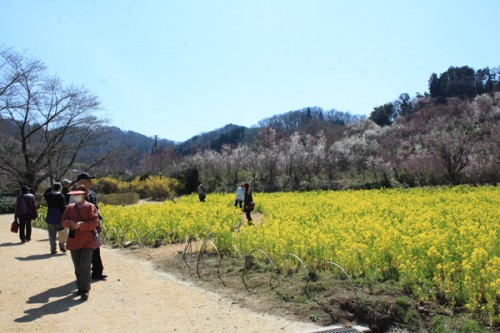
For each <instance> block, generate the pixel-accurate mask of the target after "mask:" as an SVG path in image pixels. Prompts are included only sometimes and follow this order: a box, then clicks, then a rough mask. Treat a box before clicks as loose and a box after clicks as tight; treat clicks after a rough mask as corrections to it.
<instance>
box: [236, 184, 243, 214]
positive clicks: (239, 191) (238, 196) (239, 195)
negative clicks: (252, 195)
mask: <svg viewBox="0 0 500 333" xmlns="http://www.w3.org/2000/svg"><path fill="white" fill-rule="evenodd" d="M242 186H243V184H241V185H240V186H238V188H237V189H236V198H235V199H234V207H236V208H238V204H239V205H240V209H241V208H243V201H244V200H245V191H244V190H243V187H242Z"/></svg>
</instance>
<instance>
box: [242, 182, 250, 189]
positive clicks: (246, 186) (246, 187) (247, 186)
mask: <svg viewBox="0 0 500 333" xmlns="http://www.w3.org/2000/svg"><path fill="white" fill-rule="evenodd" d="M243 187H244V188H245V190H246V189H248V188H250V185H248V183H247V182H245V183H243Z"/></svg>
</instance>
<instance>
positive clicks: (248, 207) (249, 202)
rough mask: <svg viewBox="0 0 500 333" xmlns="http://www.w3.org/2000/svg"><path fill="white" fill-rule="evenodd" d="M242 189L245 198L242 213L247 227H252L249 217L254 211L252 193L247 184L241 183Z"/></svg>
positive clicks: (250, 217)
mask: <svg viewBox="0 0 500 333" xmlns="http://www.w3.org/2000/svg"><path fill="white" fill-rule="evenodd" d="M243 189H244V191H245V198H244V199H243V204H244V205H245V206H244V211H245V214H246V216H247V220H248V225H253V222H252V221H253V220H252V216H251V215H250V212H251V211H252V210H253V209H254V205H255V204H254V202H253V196H252V191H250V185H248V183H247V182H245V183H243Z"/></svg>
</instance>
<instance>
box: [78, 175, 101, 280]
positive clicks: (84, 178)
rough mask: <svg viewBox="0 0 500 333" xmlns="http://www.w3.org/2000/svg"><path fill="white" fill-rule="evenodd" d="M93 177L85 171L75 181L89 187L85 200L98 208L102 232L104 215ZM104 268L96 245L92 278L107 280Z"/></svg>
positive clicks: (99, 230) (99, 226)
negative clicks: (93, 185)
mask: <svg viewBox="0 0 500 333" xmlns="http://www.w3.org/2000/svg"><path fill="white" fill-rule="evenodd" d="M92 179H95V176H92V175H90V174H88V173H87V172H83V173H81V174H79V175H78V177H76V181H75V183H77V184H79V185H81V186H84V187H85V188H86V189H87V194H86V196H85V200H86V201H88V202H90V203H91V204H93V205H94V206H95V208H96V209H97V214H98V216H99V224H98V225H97V228H96V230H97V232H98V233H100V232H101V224H102V216H101V214H100V213H99V204H98V203H97V195H96V194H95V192H94V191H92V190H91V188H92ZM103 270H104V266H103V264H102V259H101V249H100V247H96V248H95V249H94V253H93V255H92V279H93V280H106V278H107V277H108V276H107V275H103V274H102V272H103Z"/></svg>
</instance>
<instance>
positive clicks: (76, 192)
mask: <svg viewBox="0 0 500 333" xmlns="http://www.w3.org/2000/svg"><path fill="white" fill-rule="evenodd" d="M68 194H85V191H80V190H75V191H69V192H68Z"/></svg>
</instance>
